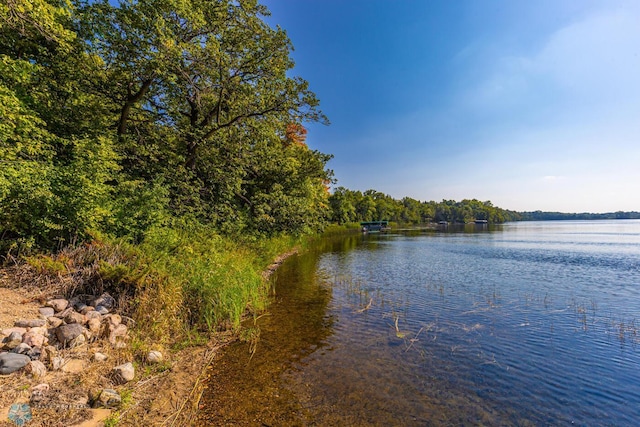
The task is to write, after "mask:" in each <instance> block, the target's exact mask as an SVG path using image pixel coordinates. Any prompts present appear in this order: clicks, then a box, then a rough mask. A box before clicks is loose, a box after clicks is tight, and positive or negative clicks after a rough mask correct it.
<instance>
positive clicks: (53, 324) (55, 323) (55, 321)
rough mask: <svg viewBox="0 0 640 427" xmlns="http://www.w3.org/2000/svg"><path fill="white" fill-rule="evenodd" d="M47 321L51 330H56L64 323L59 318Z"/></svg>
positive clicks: (49, 318) (51, 318)
mask: <svg viewBox="0 0 640 427" xmlns="http://www.w3.org/2000/svg"><path fill="white" fill-rule="evenodd" d="M47 321H48V322H49V325H51V327H52V328H57V327H58V326H60V325H62V324H63V323H64V321H63V320H62V319H60V318H59V317H54V316H51V317H48V318H47Z"/></svg>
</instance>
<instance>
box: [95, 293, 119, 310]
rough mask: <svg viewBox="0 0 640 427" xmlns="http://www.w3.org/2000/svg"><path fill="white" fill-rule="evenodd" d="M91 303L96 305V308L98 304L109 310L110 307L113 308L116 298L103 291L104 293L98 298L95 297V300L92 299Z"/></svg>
mask: <svg viewBox="0 0 640 427" xmlns="http://www.w3.org/2000/svg"><path fill="white" fill-rule="evenodd" d="M91 305H93V306H94V307H96V309H97V308H98V306H102V307H104V308H106V309H107V310H111V309H112V308H114V307H115V306H116V300H115V298H113V297H112V296H111V295H109V294H108V293H107V292H105V293H104V294H102V295H100V296H99V297H98V298H96V300H95V301H93V304H91Z"/></svg>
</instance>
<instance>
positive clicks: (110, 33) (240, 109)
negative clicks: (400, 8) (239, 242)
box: [0, 0, 331, 249]
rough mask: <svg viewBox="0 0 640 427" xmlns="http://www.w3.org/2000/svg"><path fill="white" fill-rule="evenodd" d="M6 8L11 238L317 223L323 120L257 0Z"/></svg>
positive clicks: (2, 205) (2, 182)
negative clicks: (311, 129)
mask: <svg viewBox="0 0 640 427" xmlns="http://www.w3.org/2000/svg"><path fill="white" fill-rule="evenodd" d="M112 3H114V2H110V1H107V0H102V1H88V2H87V1H80V0H78V1H64V2H60V1H55V0H12V1H10V2H2V3H1V4H0V238H1V239H2V240H1V241H2V242H4V243H5V245H4V249H6V246H7V245H6V244H7V243H8V242H10V244H12V245H22V246H29V245H31V246H37V247H41V248H56V247H58V248H59V247H62V246H63V245H65V244H67V243H69V242H73V241H77V240H82V239H85V238H87V237H88V236H89V235H90V234H95V233H103V234H106V235H109V236H116V237H126V238H129V239H130V240H132V241H134V242H136V241H140V240H141V239H142V236H143V235H144V233H145V232H146V231H147V230H149V229H150V228H151V227H153V226H155V225H167V224H171V223H172V222H174V221H176V219H179V220H180V221H195V222H197V223H200V224H207V225H208V226H211V227H213V229H216V230H219V231H220V232H222V233H225V234H229V235H233V234H252V233H253V234H258V235H266V236H269V235H273V234H278V233H292V234H297V233H304V232H306V231H313V230H318V229H320V228H321V227H322V225H323V224H324V221H325V220H326V218H327V215H326V212H327V207H328V204H327V198H328V190H327V185H328V184H329V183H330V180H331V172H330V171H329V170H327V169H326V167H325V166H326V162H327V161H328V160H329V159H330V156H329V155H327V154H323V153H320V152H318V151H314V150H311V149H309V148H308V147H307V146H306V145H305V143H304V141H305V134H306V130H305V128H304V127H303V123H305V122H318V121H319V122H326V120H327V119H326V117H325V116H324V115H323V114H322V112H321V111H320V110H319V109H318V100H317V99H316V97H315V95H314V94H313V93H312V92H311V91H310V90H309V89H308V84H307V82H306V81H304V80H302V79H300V78H297V77H291V76H289V74H288V73H289V72H290V70H291V68H292V67H293V61H292V60H291V58H290V51H291V49H292V46H291V43H290V41H289V39H288V37H287V35H286V33H285V31H284V30H282V29H280V28H276V29H273V28H271V27H270V26H269V25H267V24H266V23H265V22H264V20H263V18H264V16H265V15H267V14H268V11H267V10H266V9H265V8H264V7H263V6H261V5H259V4H257V2H256V1H255V0H220V1H209V0H131V1H121V2H119V4H117V5H115V4H112Z"/></svg>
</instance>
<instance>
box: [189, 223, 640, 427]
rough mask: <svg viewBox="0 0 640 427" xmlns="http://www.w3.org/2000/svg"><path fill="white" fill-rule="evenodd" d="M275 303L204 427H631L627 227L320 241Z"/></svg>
mask: <svg viewBox="0 0 640 427" xmlns="http://www.w3.org/2000/svg"><path fill="white" fill-rule="evenodd" d="M274 290H275V295H274V302H273V304H272V305H271V307H270V309H269V313H267V314H266V315H264V316H262V317H260V318H258V319H257V320H256V321H255V322H254V321H251V322H248V323H247V324H246V325H245V326H246V327H247V328H248V331H249V332H250V333H247V334H245V339H244V341H241V342H238V343H236V344H234V345H231V346H229V347H228V348H227V349H226V350H225V351H224V352H223V354H222V355H221V357H220V358H219V360H217V361H216V364H215V366H214V367H213V370H212V374H211V377H210V379H209V382H208V393H207V394H205V396H204V397H203V399H202V401H201V402H202V408H203V409H202V411H201V422H202V423H208V424H210V425H225V424H230V425H270V426H276V425H278V426H279V425H318V426H326V425H336V426H348V425H351V426H358V425H380V426H390V425H398V426H412V425H415V426H423V425H524V426H526V425H536V426H537V425H570V424H575V425H615V426H622V425H629V426H632V425H633V426H635V425H638V423H639V422H640V347H639V346H638V344H640V336H639V331H638V329H639V328H640V221H637V220H616V221H557V222H554V221H548V222H520V223H508V224H504V225H501V226H495V227H487V226H486V225H484V226H473V225H471V226H465V227H461V228H454V227H453V226H450V227H447V228H444V229H441V230H439V231H436V232H433V231H431V232H425V231H423V232H421V231H404V232H400V231H397V232H390V233H384V234H365V235H360V234H358V235H350V236H346V237H344V236H343V237H339V238H326V239H323V240H322V241H320V242H319V243H318V244H317V245H316V246H315V247H314V248H312V249H311V250H309V251H307V252H305V253H303V254H300V255H298V256H294V257H291V258H290V259H288V260H287V261H286V262H285V263H284V264H283V265H282V266H281V268H280V269H279V270H278V272H277V275H276V277H275V278H274Z"/></svg>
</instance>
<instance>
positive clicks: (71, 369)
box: [60, 359, 87, 374]
mask: <svg viewBox="0 0 640 427" xmlns="http://www.w3.org/2000/svg"><path fill="white" fill-rule="evenodd" d="M86 368H87V362H86V361H85V360H82V359H67V360H65V361H64V362H63V363H62V365H61V366H60V370H61V371H62V372H67V373H72V374H79V373H80V372H82V371H84V370H85V369H86Z"/></svg>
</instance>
